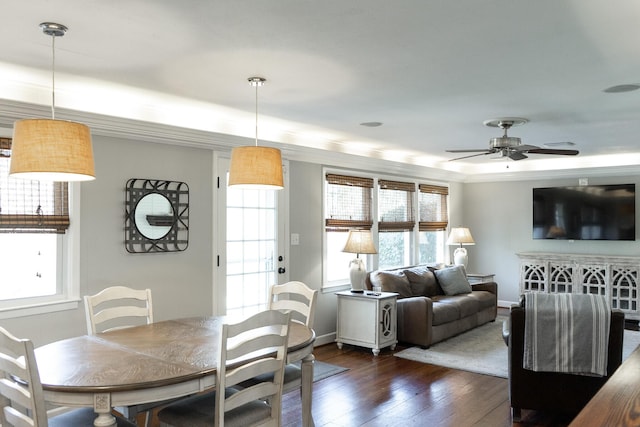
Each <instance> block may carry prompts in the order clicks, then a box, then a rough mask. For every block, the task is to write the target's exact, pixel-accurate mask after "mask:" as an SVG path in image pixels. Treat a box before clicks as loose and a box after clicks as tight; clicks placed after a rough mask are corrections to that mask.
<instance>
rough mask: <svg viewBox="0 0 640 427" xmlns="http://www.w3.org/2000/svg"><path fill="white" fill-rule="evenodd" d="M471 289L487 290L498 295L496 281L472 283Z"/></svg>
mask: <svg viewBox="0 0 640 427" xmlns="http://www.w3.org/2000/svg"><path fill="white" fill-rule="evenodd" d="M471 290H472V291H489V292H491V293H492V294H495V295H498V284H497V283H496V282H484V283H474V284H472V285H471Z"/></svg>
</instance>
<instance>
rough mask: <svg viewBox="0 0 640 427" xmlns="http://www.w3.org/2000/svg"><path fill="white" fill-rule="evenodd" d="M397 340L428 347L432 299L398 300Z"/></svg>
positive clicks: (430, 331)
mask: <svg viewBox="0 0 640 427" xmlns="http://www.w3.org/2000/svg"><path fill="white" fill-rule="evenodd" d="M397 307H398V341H401V342H405V343H411V344H415V345H419V346H421V347H424V348H426V347H429V346H430V345H431V341H432V328H431V326H432V321H433V301H432V300H431V298H428V297H423V296H420V297H410V298H401V299H399V300H398V304H397Z"/></svg>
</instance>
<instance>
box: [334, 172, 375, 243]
mask: <svg viewBox="0 0 640 427" xmlns="http://www.w3.org/2000/svg"><path fill="white" fill-rule="evenodd" d="M326 179H327V188H326V191H327V194H326V209H325V212H326V213H325V215H326V218H325V225H326V230H327V231H338V230H344V231H348V230H350V229H356V228H358V229H367V230H368V229H371V227H372V226H373V214H372V212H373V209H372V203H373V179H371V178H361V177H356V176H347V175H337V174H327V175H326Z"/></svg>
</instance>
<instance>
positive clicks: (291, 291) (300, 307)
mask: <svg viewBox="0 0 640 427" xmlns="http://www.w3.org/2000/svg"><path fill="white" fill-rule="evenodd" d="M317 299H318V291H317V290H314V289H311V288H309V287H308V286H307V285H305V284H304V283H302V282H297V281H292V282H287V283H283V284H282V285H273V286H271V289H270V297H269V309H270V310H290V311H291V312H292V316H291V317H292V318H293V319H296V320H299V321H301V322H302V323H304V324H305V325H306V326H307V327H308V328H309V329H313V321H314V319H315V309H316V300H317ZM301 386H302V369H301V368H300V366H299V365H294V364H288V365H287V366H286V367H285V370H284V385H283V388H282V389H283V393H288V392H290V391H293V390H295V389H300V393H301V395H302V387H301Z"/></svg>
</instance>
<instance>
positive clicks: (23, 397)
mask: <svg viewBox="0 0 640 427" xmlns="http://www.w3.org/2000/svg"><path fill="white" fill-rule="evenodd" d="M56 412H58V411H55V410H52V411H50V412H49V413H48V412H47V409H46V403H45V400H44V392H43V390H42V383H41V382H40V374H39V373H38V364H37V363H36V356H35V353H34V349H33V343H32V342H31V340H28V339H20V338H16V337H15V336H13V335H12V334H11V333H10V332H8V331H7V330H6V329H4V328H1V327H0V425H2V426H3V427H5V426H6V427H9V426H12V427H47V426H49V427H70V426H74V427H76V426H77V427H90V426H93V421H94V419H95V418H96V416H97V415H96V414H95V412H94V411H93V408H82V409H69V410H67V411H66V412H63V413H62V414H60V415H56V416H53V413H56ZM115 418H116V425H117V426H118V427H135V424H133V423H131V422H129V421H127V420H125V419H124V418H121V417H119V416H116V417H115Z"/></svg>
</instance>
